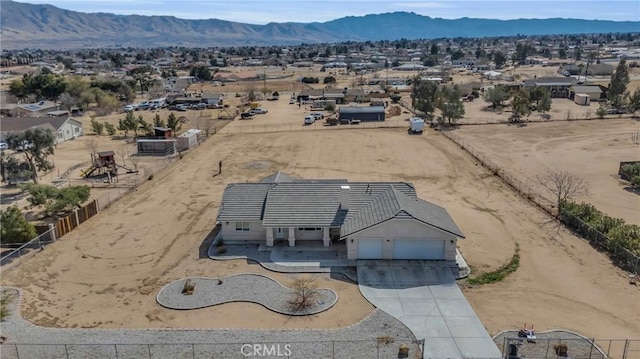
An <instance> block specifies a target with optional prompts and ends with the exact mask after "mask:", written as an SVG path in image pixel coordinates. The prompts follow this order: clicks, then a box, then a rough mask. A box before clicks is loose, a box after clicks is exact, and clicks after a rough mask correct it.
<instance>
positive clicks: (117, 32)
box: [0, 0, 640, 49]
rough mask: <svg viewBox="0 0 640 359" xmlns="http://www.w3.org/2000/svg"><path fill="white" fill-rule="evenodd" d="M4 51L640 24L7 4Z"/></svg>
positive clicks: (635, 25) (592, 29) (3, 6)
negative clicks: (286, 16)
mask: <svg viewBox="0 0 640 359" xmlns="http://www.w3.org/2000/svg"><path fill="white" fill-rule="evenodd" d="M0 24H1V25H0V30H1V40H2V48H4V49H21V48H49V49H51V48H52V49H70V48H87V47H89V48H98V47H129V46H130V47H162V46H186V47H190V46H192V47H208V46H244V45H296V44H301V43H322V42H342V41H367V40H370V41H376V40H397V39H401V38H405V39H419V38H425V39H427V38H444V37H449V38H450V37H491V36H511V35H516V34H521V35H549V34H578V33H612V32H623V33H624V32H638V31H639V29H640V21H607V20H581V19H565V18H552V19H516V20H492V19H472V18H460V19H454V20H448V19H441V18H431V17H429V16H423V15H418V14H415V13H412V12H393V13H384V14H372V15H366V16H347V17H343V18H339V19H336V20H332V21H327V22H312V23H297V22H286V23H275V22H274V23H268V24H266V25H252V24H245V23H239V22H232V21H225V20H219V19H207V20H185V19H179V18H176V17H173V16H140V15H115V14H108V13H83V12H77V11H70V10H64V9H60V8H58V7H55V6H52V5H34V4H26V3H20V2H16V1H11V0H2V1H0Z"/></svg>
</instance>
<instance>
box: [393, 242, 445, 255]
mask: <svg viewBox="0 0 640 359" xmlns="http://www.w3.org/2000/svg"><path fill="white" fill-rule="evenodd" d="M444 248H445V241H444V240H435V239H433V240H428V239H418V238H416V239H401V238H396V239H394V240H393V259H425V260H427V259H428V260H434V259H436V260H440V259H445V256H444Z"/></svg>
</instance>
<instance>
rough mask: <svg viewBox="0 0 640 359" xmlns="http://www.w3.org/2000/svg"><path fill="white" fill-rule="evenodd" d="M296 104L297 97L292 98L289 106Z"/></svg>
mask: <svg viewBox="0 0 640 359" xmlns="http://www.w3.org/2000/svg"><path fill="white" fill-rule="evenodd" d="M294 103H296V98H295V97H292V98H291V99H290V100H289V105H293V104H294Z"/></svg>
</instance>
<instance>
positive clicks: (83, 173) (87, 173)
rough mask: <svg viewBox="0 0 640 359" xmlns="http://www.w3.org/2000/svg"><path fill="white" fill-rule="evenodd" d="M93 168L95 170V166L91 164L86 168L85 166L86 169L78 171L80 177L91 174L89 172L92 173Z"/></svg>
mask: <svg viewBox="0 0 640 359" xmlns="http://www.w3.org/2000/svg"><path fill="white" fill-rule="evenodd" d="M95 170H96V168H95V167H93V166H91V167H88V168H86V169H84V170H82V171H80V174H81V175H82V177H89V176H91V174H92V173H93V171H95Z"/></svg>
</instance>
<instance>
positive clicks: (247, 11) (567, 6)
mask: <svg viewBox="0 0 640 359" xmlns="http://www.w3.org/2000/svg"><path fill="white" fill-rule="evenodd" d="M2 1H4V0H2ZM19 2H27V3H33V4H51V5H54V6H57V7H60V8H63V9H68V10H75V11H82V12H109V13H115V14H126V15H129V14H138V15H171V16H175V17H179V18H184V19H209V18H216V19H222V20H229V21H237V22H244V23H250V24H266V23H269V22H288V21H292V22H314V21H319V22H322V21H328V20H333V19H337V18H340V17H344V16H349V15H352V16H360V15H366V14H375V13H384V12H393V11H412V12H415V13H417V14H421V15H427V16H431V17H441V18H446V19H457V18H461V17H476V18H489V19H517V18H550V17H571V18H580V19H599V20H618V21H622V20H627V21H628V20H631V21H640V1H638V0H625V1H609V0H558V1H549V0H538V1H520V0H502V1H479V0H467V1H458V0H446V1H416V0H399V1H394V0H310V1H305V0H225V1H222V0H19ZM638 30H639V31H640V28H639V29H638Z"/></svg>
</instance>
